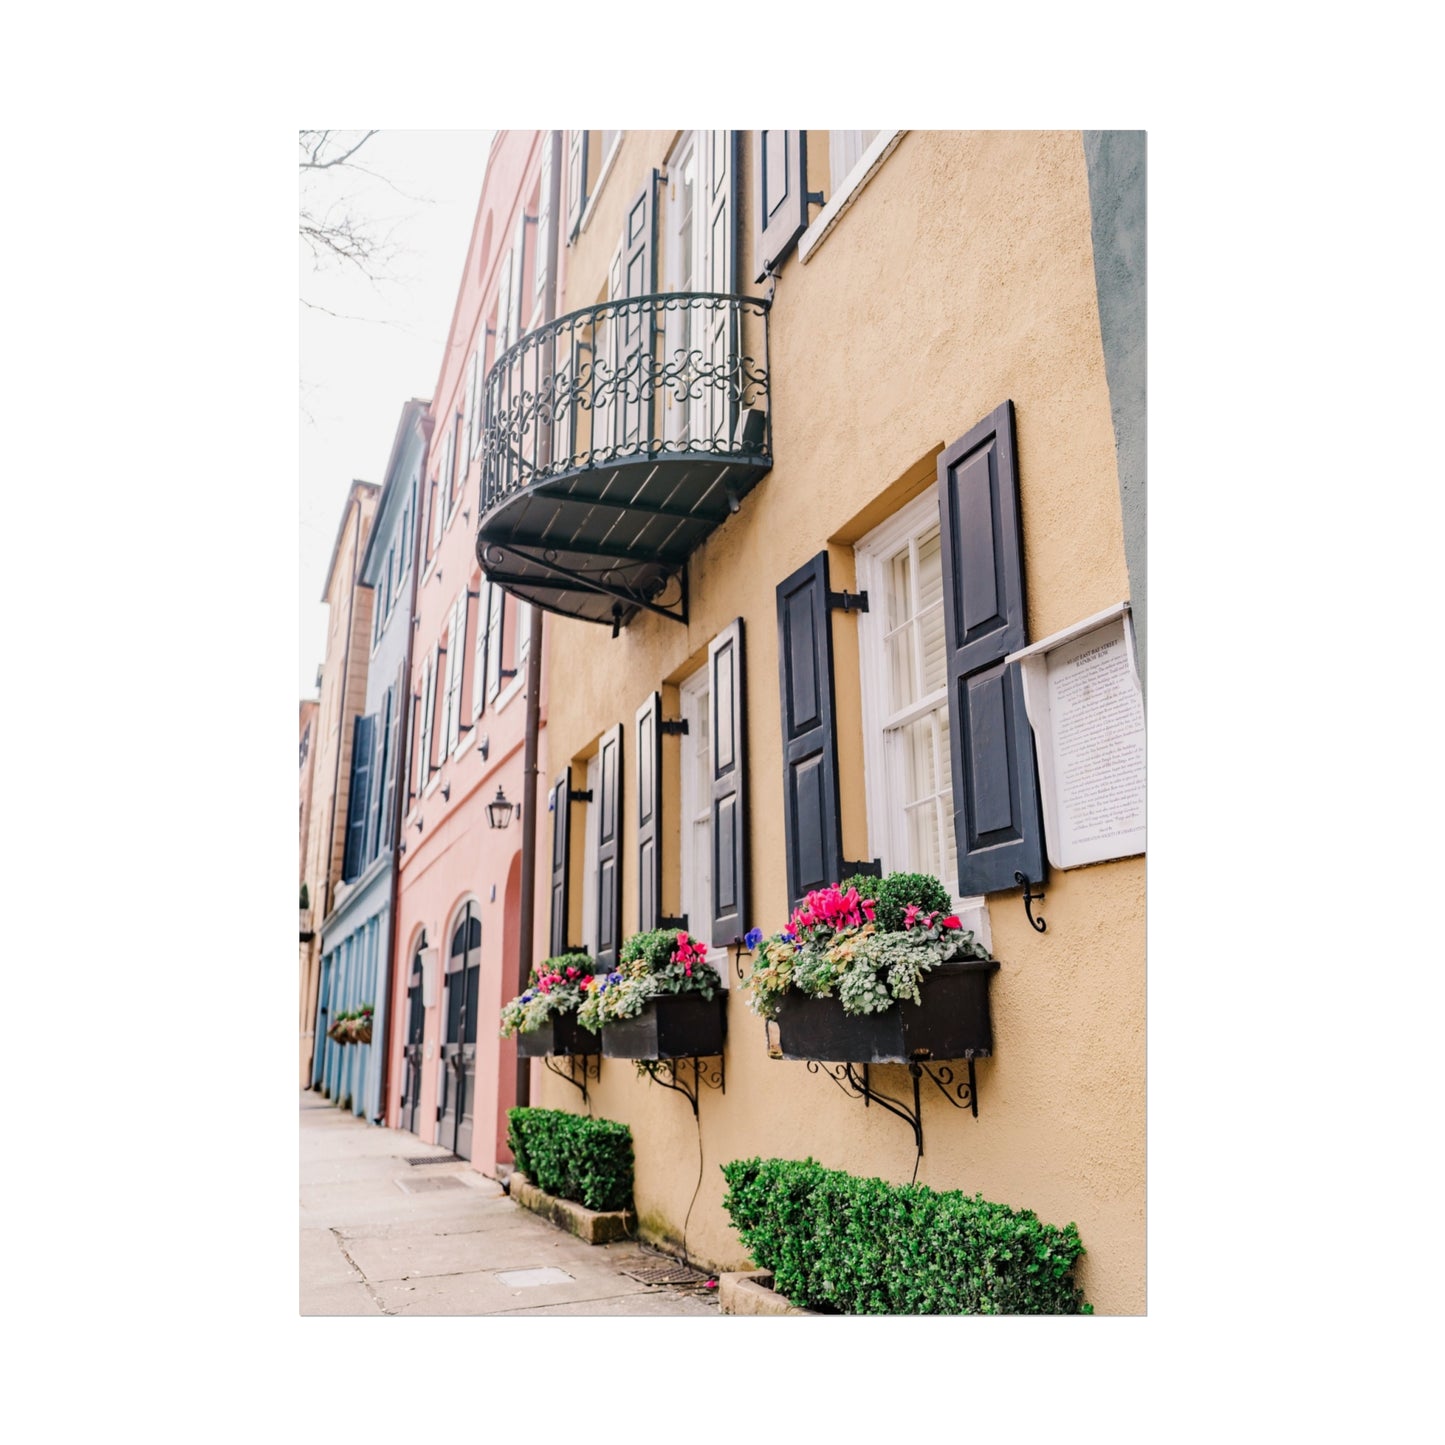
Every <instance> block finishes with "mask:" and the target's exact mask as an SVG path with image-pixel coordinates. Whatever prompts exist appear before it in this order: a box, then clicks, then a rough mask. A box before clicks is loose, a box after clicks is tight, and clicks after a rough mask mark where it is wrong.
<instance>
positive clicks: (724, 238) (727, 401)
mask: <svg viewBox="0 0 1445 1445" xmlns="http://www.w3.org/2000/svg"><path fill="white" fill-rule="evenodd" d="M700 140H701V144H702V147H703V155H704V161H705V163H704V165H703V166H702V177H703V184H702V202H701V204H702V208H703V214H704V224H706V226H707V238H708V239H707V247H706V249H705V254H704V259H705V262H706V273H705V274H704V275H703V277H702V278H701V284H702V289H703V290H704V291H716V292H721V293H723V294H726V295H732V294H734V293H735V292H736V291H737V290H738V289H739V288H738V245H737V232H738V217H739V216H740V215H741V214H742V206H741V204H740V198H739V196H738V176H739V174H740V172H741V170H742V167H741V166H739V165H738V140H739V133H738V132H737V131H735V130H709V131H704V132H703V133H702V135H701V137H700ZM703 318H704V319H703V326H704V328H705V330H704V336H703V350H704V352H705V354H706V357H707V360H708V362H709V364H710V365H712V366H714V367H716V368H717V374H719V375H721V374H722V372H723V371H724V370H725V369H726V367H727V359H728V357H729V355H733V356H740V355H742V350H743V348H742V346H741V344H740V338H739V337H738V335H737V313H736V311H735V310H734V309H733V308H732V307H731V306H721V307H719V308H718V309H717V310H716V311H712V312H704V313H703ZM703 394H704V399H703V406H704V408H705V412H706V414H705V415H704V417H703V426H704V427H705V428H706V430H705V433H704V434H705V435H706V436H709V437H712V438H714V439H720V438H727V437H731V436H732V435H733V434H734V432H735V430H736V428H737V415H736V412H737V395H736V392H734V391H733V389H732V388H729V394H724V393H723V392H721V391H719V390H718V388H717V387H714V386H709V387H704V388H703Z"/></svg>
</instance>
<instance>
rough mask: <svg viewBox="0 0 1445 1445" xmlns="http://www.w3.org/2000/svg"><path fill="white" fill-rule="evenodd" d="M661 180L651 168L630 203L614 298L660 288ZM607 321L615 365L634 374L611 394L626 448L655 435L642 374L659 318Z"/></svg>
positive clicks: (614, 435) (611, 289) (616, 437)
mask: <svg viewBox="0 0 1445 1445" xmlns="http://www.w3.org/2000/svg"><path fill="white" fill-rule="evenodd" d="M657 180H658V177H657V172H656V171H652V172H650V173H649V175H648V178H647V181H646V183H645V184H644V185H643V187H642V189H641V190H640V191H639V192H638V193H637V196H636V197H635V198H634V200H633V202H632V204H631V205H630V206H629V207H628V208H627V218H626V220H625V221H624V222H623V223H622V241H621V244H620V245H619V246H618V249H617V254H616V255H615V256H614V257H613V258H612V272H611V276H610V278H609V286H608V293H609V299H610V300H613V301H621V300H624V299H631V298H633V297H636V296H649V295H651V294H652V293H653V292H655V291H656V290H657V247H656V246H654V245H653V240H652V237H653V226H654V221H655V218H656V213H657V205H656V197H657ZM609 326H610V330H611V333H612V335H611V340H612V344H611V347H610V350H611V353H612V354H611V357H610V362H611V366H612V368H613V371H614V373H622V372H631V373H632V377H633V379H632V380H631V382H630V383H629V384H628V385H627V386H625V387H621V388H619V389H617V390H616V391H614V393H613V395H612V398H611V409H612V427H611V439H612V445H613V446H614V447H615V448H617V449H618V450H622V451H627V450H631V449H632V448H633V447H634V446H636V445H637V443H638V442H639V441H641V440H643V439H645V438H647V437H650V436H651V435H652V396H651V389H650V387H648V386H645V385H640V384H639V381H638V377H639V376H640V377H642V378H645V377H646V376H647V375H648V374H649V363H650V361H651V358H652V355H653V350H654V346H653V342H654V331H655V318H654V315H653V313H652V312H651V311H648V312H647V313H646V314H645V315H642V314H637V313H633V312H631V311H625V312H624V313H623V314H622V315H620V316H613V317H612V318H611V320H610V322H609ZM639 358H640V359H639Z"/></svg>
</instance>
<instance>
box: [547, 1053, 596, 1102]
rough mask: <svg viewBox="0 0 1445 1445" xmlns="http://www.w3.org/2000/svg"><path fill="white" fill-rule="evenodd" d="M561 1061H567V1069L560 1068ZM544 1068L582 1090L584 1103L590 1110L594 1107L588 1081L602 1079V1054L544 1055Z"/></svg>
mask: <svg viewBox="0 0 1445 1445" xmlns="http://www.w3.org/2000/svg"><path fill="white" fill-rule="evenodd" d="M561 1060H565V1061H566V1064H567V1067H566V1068H565V1069H564V1068H562V1067H561V1066H560V1062H559V1061H561ZM542 1067H543V1068H544V1069H547V1070H548V1071H549V1072H551V1073H553V1074H556V1076H557V1077H558V1078H559V1079H562V1080H563V1081H564V1082H566V1083H569V1084H571V1085H572V1087H573V1088H574V1089H578V1090H580V1091H581V1094H582V1102H583V1103H584V1104H586V1105H587V1107H588V1108H589V1109H590V1108H591V1107H592V1100H591V1099H590V1098H589V1097H588V1094H587V1081H588V1079H591V1080H593V1081H594V1082H595V1081H596V1080H598V1079H600V1078H601V1077H602V1055H601V1054H559V1055H553V1054H543V1055H542Z"/></svg>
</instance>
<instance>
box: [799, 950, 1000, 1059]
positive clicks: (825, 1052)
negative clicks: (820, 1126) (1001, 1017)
mask: <svg viewBox="0 0 1445 1445" xmlns="http://www.w3.org/2000/svg"><path fill="white" fill-rule="evenodd" d="M998 968H999V966H998V963H997V961H996V960H992V959H990V960H986V961H985V960H983V959H966V960H963V961H962V962H959V963H941V964H939V965H938V966H937V967H936V968H933V969H930V970H929V972H928V973H926V974H924V976H923V979H922V982H921V983H920V984H919V990H918V992H919V995H920V997H921V998H922V1000H923V1002H922V1003H911V1002H908V1001H903V1002H900V1003H895V1004H894V1005H893V1006H892V1008H887V1009H884V1010H883V1011H882V1012H881V1013H872V1014H847V1013H844V1012H843V1004H842V1002H841V1001H840V1000H839V999H837V998H836V997H835V998H809V997H808V995H807V994H804V993H799V992H797V991H796V990H793V991H792V992H790V993H787V994H784V995H783V997H782V998H781V999H779V1000H778V1051H779V1053H780V1054H781V1056H782V1057H783V1058H785V1059H822V1060H826V1061H827V1062H830V1063H860V1064H906V1063H908V1062H909V1061H910V1060H913V1059H986V1058H988V1057H989V1056H990V1055H991V1054H992V1053H993V1025H992V1022H991V1020H990V1018H989V1009H988V985H989V980H990V979H991V978H992V977H993V976H994V974H996V973H997V972H998Z"/></svg>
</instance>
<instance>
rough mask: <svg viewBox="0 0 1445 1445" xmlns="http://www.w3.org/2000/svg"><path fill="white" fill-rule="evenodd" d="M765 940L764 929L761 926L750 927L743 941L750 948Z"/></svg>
mask: <svg viewBox="0 0 1445 1445" xmlns="http://www.w3.org/2000/svg"><path fill="white" fill-rule="evenodd" d="M762 941H763V930H762V929H761V928H750V929H748V931H747V932H746V933H745V934H744V935H743V942H744V943H745V944H747V946H748V947H749V948H756V947H757V946H758V944H760V943H761V942H762Z"/></svg>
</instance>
